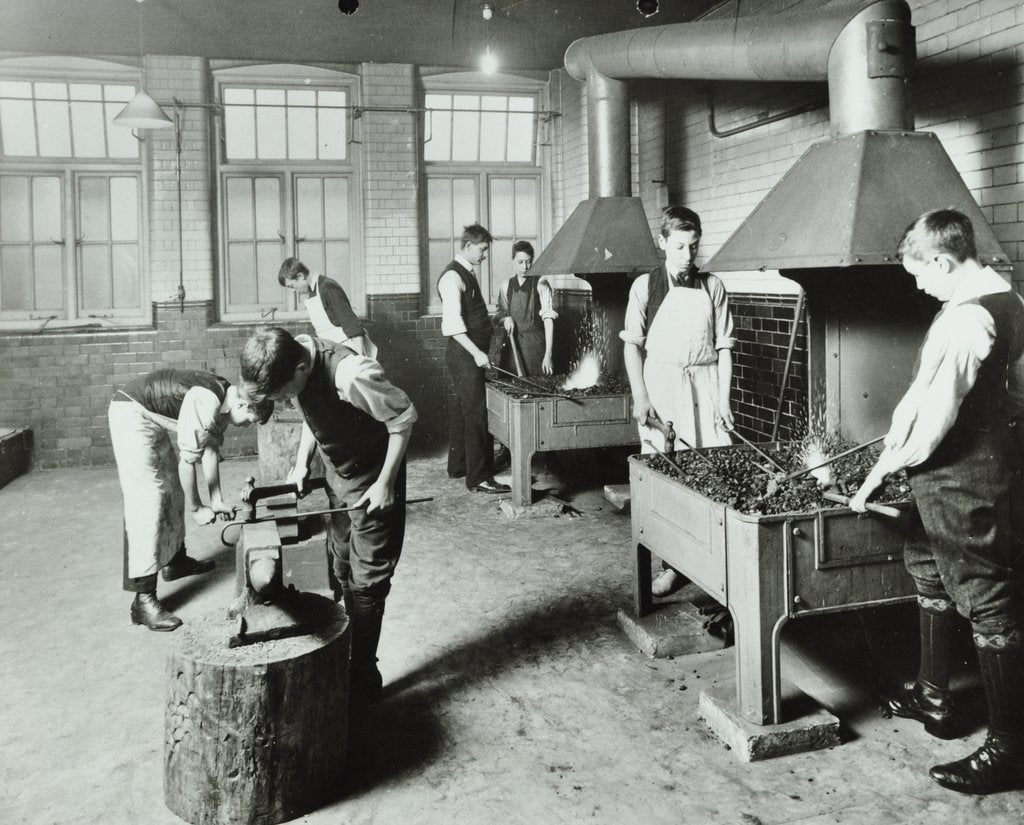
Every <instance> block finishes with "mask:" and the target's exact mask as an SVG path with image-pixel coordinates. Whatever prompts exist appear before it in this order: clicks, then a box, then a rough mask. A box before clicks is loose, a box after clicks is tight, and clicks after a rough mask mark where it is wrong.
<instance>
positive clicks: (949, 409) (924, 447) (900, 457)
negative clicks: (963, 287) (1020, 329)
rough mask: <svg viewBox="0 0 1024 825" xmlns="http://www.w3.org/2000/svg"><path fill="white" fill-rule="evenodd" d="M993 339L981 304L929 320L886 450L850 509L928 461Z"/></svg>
mask: <svg viewBox="0 0 1024 825" xmlns="http://www.w3.org/2000/svg"><path fill="white" fill-rule="evenodd" d="M994 343H995V322H994V321H993V319H992V316H991V315H990V314H989V313H988V312H987V311H986V310H985V309H983V308H982V307H980V306H977V305H974V306H968V305H962V306H959V307H955V308H951V309H949V310H947V311H946V313H945V314H944V315H943V316H940V318H939V319H938V320H937V321H935V322H934V323H933V324H932V327H931V329H929V330H928V335H927V337H926V338H925V343H924V346H923V347H922V348H921V365H920V367H919V368H918V371H917V375H915V376H914V380H913V382H912V383H911V385H910V388H909V389H908V390H907V392H906V394H905V395H904V396H903V398H902V399H901V400H900V402H899V404H897V406H896V409H895V411H894V412H893V423H892V426H891V427H890V430H889V434H888V435H887V436H886V438H885V449H884V450H882V454H881V455H880V456H879V457H878V461H877V462H876V463H875V466H874V467H872V468H871V472H869V473H868V475H867V478H865V479H864V483H863V484H862V485H861V486H860V488H859V489H858V490H857V494H856V495H855V496H854V497H853V498H852V499H850V507H851V508H852V509H854V510H856V511H857V512H859V513H863V512H864V511H865V503H866V502H867V500H868V498H870V496H871V494H872V493H873V492H874V491H875V490H876V489H878V488H879V487H880V486H881V485H882V483H883V482H884V481H885V477H886V476H887V475H890V474H892V473H895V472H898V471H899V470H902V469H904V468H905V467H914V466H916V465H918V464H921V463H922V462H923V461H925V460H927V459H928V458H929V456H931V454H932V453H933V452H934V451H935V448H936V447H938V446H939V444H940V443H941V442H942V439H944V438H945V437H946V433H948V432H949V430H950V428H951V427H952V426H953V424H955V423H956V420H957V417H958V415H959V412H960V404H961V402H962V401H963V400H964V398H965V397H966V396H967V393H969V392H970V391H971V389H972V388H973V387H974V382H975V381H976V380H977V378H978V368H979V367H980V366H981V364H982V362H983V361H984V360H985V359H986V358H987V357H988V356H989V354H990V353H991V351H992V345H993V344H994Z"/></svg>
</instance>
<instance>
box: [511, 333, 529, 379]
mask: <svg viewBox="0 0 1024 825" xmlns="http://www.w3.org/2000/svg"><path fill="white" fill-rule="evenodd" d="M508 342H509V344H511V345H512V360H513V361H514V362H515V365H516V372H517V373H519V380H520V381H522V380H523V374H524V373H525V372H526V366H525V365H524V364H523V359H522V356H521V355H520V354H519V345H518V344H517V343H516V331H515V329H513V330H512V331H511V332H510V333H509V334H508Z"/></svg>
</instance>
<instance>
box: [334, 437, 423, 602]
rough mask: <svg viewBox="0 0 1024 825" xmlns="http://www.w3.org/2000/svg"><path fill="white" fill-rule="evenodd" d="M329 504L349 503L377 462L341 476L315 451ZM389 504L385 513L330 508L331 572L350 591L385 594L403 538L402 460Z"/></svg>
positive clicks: (370, 479) (358, 494)
mask: <svg viewBox="0 0 1024 825" xmlns="http://www.w3.org/2000/svg"><path fill="white" fill-rule="evenodd" d="M321 457H322V458H323V459H324V468H325V470H326V477H327V499H328V501H329V502H330V504H331V509H332V510H333V509H335V508H337V507H347V506H348V507H350V506H352V505H353V504H355V503H356V501H358V500H359V498H360V497H361V496H362V495H363V493H365V492H366V490H367V488H368V487H369V486H370V485H371V484H373V483H374V482H375V481H376V480H377V478H378V476H379V475H380V470H381V463H382V461H383V456H382V457H381V462H377V463H375V464H373V465H372V466H370V467H369V468H367V469H365V470H362V471H360V472H358V473H357V474H355V475H352V476H349V477H348V478H343V477H342V476H340V475H338V474H337V473H336V472H334V470H333V468H332V466H331V462H330V460H329V459H328V458H327V457H326V456H325V455H324V454H323V453H322V452H321ZM395 499H396V504H395V506H394V508H393V509H392V510H391V511H390V512H388V513H367V512H366V510H353V511H352V512H351V513H332V514H331V516H330V519H331V520H330V528H329V530H328V537H329V540H330V541H329V545H328V547H329V550H330V553H331V572H332V574H333V576H334V579H335V581H336V582H337V583H338V584H340V585H343V586H347V587H349V588H351V589H353V590H356V591H360V592H364V593H370V594H374V595H375V596H386V595H387V594H388V591H389V590H390V589H391V577H392V576H393V575H394V574H395V567H396V566H397V565H398V559H399V557H400V556H401V554H402V545H403V543H404V542H405V462H404V461H403V462H402V466H401V467H400V468H399V471H398V477H397V478H396V479H395Z"/></svg>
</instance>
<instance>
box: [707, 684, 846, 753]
mask: <svg viewBox="0 0 1024 825" xmlns="http://www.w3.org/2000/svg"><path fill="white" fill-rule="evenodd" d="M782 703H783V704H782V711H783V715H784V716H785V717H787V721H785V722H781V723H779V724H778V725H755V724H754V723H753V722H748V721H747V720H746V719H744V718H743V717H742V716H741V715H740V713H739V709H738V708H737V706H736V680H735V676H732V677H729V678H727V679H724V680H722V681H720V682H719V683H718V684H717V685H715V686H713V687H710V688H705V689H704V690H702V691H701V692H700V703H699V706H698V712H699V713H700V716H701V718H702V719H703V720H704V722H705V723H706V724H707V726H708V727H709V728H711V731H712V732H713V733H714V734H715V736H717V737H718V738H719V739H721V740H722V741H723V742H724V743H725V744H726V745H728V746H729V748H730V750H732V752H733V753H734V754H736V756H737V757H739V759H740V760H741V761H743V762H757V761H760V760H762V759H772V758H774V757H776V756H787V755H789V754H793V753H804V752H805V751H816V750H822V749H823V748H833V747H835V746H836V745H838V744H840V740H839V719H837V718H836V717H835V716H833V715H832V714H831V713H829V712H828V711H827V710H825V709H824V708H823V707H821V706H820V705H818V704H817V703H815V702H814V701H813V700H811V699H810V698H809V697H808V696H806V695H805V694H804V693H802V692H801V691H800V690H799V689H798V688H797V687H795V686H794V685H793V684H791V683H789V682H783V683H782Z"/></svg>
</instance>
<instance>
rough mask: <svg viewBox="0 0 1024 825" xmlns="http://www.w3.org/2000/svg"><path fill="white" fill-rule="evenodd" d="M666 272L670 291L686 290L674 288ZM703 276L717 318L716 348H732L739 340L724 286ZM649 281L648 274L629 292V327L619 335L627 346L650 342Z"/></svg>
mask: <svg viewBox="0 0 1024 825" xmlns="http://www.w3.org/2000/svg"><path fill="white" fill-rule="evenodd" d="M664 272H665V277H666V278H667V279H668V281H669V289H686V288H687V287H679V286H675V285H674V283H673V281H672V276H670V275H669V274H668V270H667V269H666V270H664ZM677 277H678V276H677ZM703 277H706V278H707V283H708V292H709V293H710V294H711V311H712V312H713V313H714V316H715V317H714V333H715V340H714V347H715V349H732V348H733V347H734V346H735V345H736V338H735V333H734V331H733V322H732V313H731V312H730V311H729V296H728V294H727V293H726V291H725V284H723V283H722V281H721V279H720V278H718V277H717V276H716V275H706V276H703ZM650 280H651V276H650V274H649V273H648V274H647V275H641V276H640V277H639V278H637V279H636V280H635V281H633V286H631V287H630V289H629V303H628V304H627V305H626V319H625V327H626V328H625V329H624V330H622V332H620V333H619V338H621V339H622V340H623V341H625V342H626V343H627V344H636V345H637V346H638V347H643V346H644V344H645V343H646V342H647V302H648V299H649V296H650V292H649V289H650ZM698 288H700V289H703V287H698Z"/></svg>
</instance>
